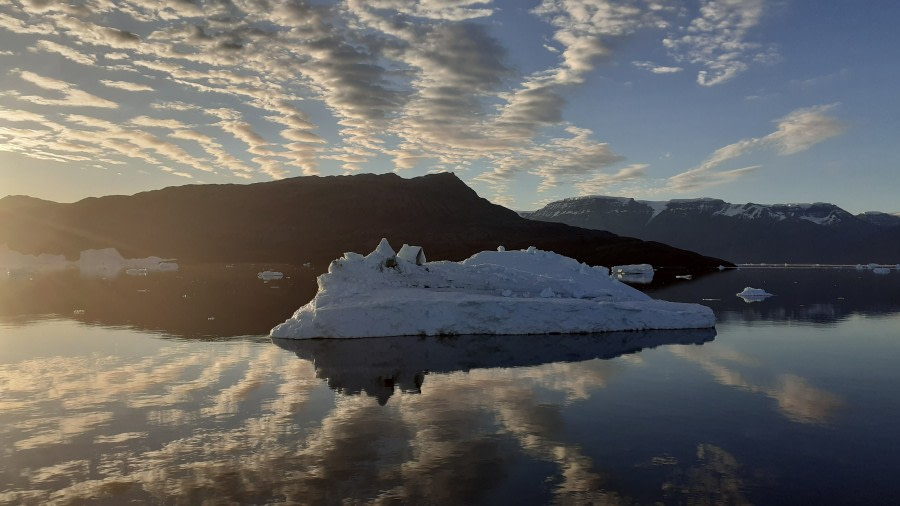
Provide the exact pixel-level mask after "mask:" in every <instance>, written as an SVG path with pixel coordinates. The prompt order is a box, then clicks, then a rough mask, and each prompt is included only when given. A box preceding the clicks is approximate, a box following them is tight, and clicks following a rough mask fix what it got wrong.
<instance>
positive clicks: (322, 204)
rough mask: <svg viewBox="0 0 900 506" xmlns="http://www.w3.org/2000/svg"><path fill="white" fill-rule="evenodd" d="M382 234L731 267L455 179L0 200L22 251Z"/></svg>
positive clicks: (347, 245) (267, 243) (170, 253)
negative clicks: (512, 204)
mask: <svg viewBox="0 0 900 506" xmlns="http://www.w3.org/2000/svg"><path fill="white" fill-rule="evenodd" d="M381 237H387V238H388V239H389V240H390V241H391V243H392V244H393V245H394V246H395V247H396V248H399V247H400V246H401V245H402V244H403V243H404V242H406V243H410V244H419V245H422V246H424V247H425V252H426V254H427V256H428V258H429V259H432V260H436V259H448V260H459V259H462V258H465V257H467V256H469V255H471V254H472V253H474V252H476V251H480V250H484V249H493V248H496V247H497V246H498V245H500V244H502V245H504V246H506V247H507V248H524V247H527V246H529V245H534V246H537V247H538V248H541V249H549V250H553V251H556V252H558V253H562V254H565V255H568V256H572V257H575V258H578V259H579V260H581V261H585V262H588V263H591V264H603V265H612V264H621V263H643V262H646V263H652V264H654V265H657V266H669V267H673V268H686V269H704V268H710V267H715V266H718V265H719V264H726V265H728V263H727V262H724V261H722V260H719V259H713V258H706V257H702V256H699V255H697V254H695V253H692V252H689V251H684V250H679V249H676V248H672V247H669V246H666V245H664V244H659V243H651V242H644V241H640V240H638V239H633V238H626V237H618V236H615V235H613V234H611V233H608V232H600V231H593V230H586V229H580V228H575V227H571V226H567V225H564V224H558V223H542V222H537V221H530V220H526V219H524V218H521V217H519V216H518V215H517V214H516V213H515V212H513V211H510V210H508V209H506V208H504V207H501V206H497V205H494V204H491V203H490V202H488V201H487V200H485V199H482V198H480V197H478V195H477V194H476V193H475V192H474V191H473V190H472V189H471V188H469V187H468V186H466V185H465V184H464V183H463V182H462V181H460V180H459V179H458V178H457V177H456V176H454V175H452V174H435V175H429V176H424V177H419V178H412V179H403V178H400V177H399V176H397V175H395V174H385V175H371V174H362V175H354V176H332V177H299V178H292V179H285V180H281V181H273V182H266V183H256V184H250V185H189V186H180V187H171V188H165V189H162V190H156V191H149V192H144V193H139V194H136V195H133V196H109V197H102V198H88V199H85V200H82V201H79V202H75V203H72V204H57V203H53V202H46V201H40V200H37V199H31V198H27V197H7V198H4V199H2V200H0V244H3V243H7V244H8V246H9V247H10V248H11V249H13V250H16V251H20V252H23V253H62V254H65V255H66V256H68V257H70V258H75V257H77V255H78V253H79V252H80V251H82V250H84V249H90V248H104V247H115V248H117V249H119V251H120V252H121V253H122V254H123V255H124V256H126V257H146V256H150V255H157V256H162V257H172V258H177V259H179V261H182V262H284V263H301V262H313V263H314V264H316V265H317V266H318V265H324V264H326V263H327V262H329V261H330V260H332V259H333V258H336V257H337V256H339V255H340V254H342V253H343V252H344V251H358V252H369V251H371V250H372V249H373V248H374V247H375V245H376V244H377V243H378V240H379V239H380V238H381Z"/></svg>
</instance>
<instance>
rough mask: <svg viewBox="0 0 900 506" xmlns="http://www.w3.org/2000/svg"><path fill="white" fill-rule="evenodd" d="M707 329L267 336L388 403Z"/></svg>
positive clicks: (693, 337)
mask: <svg viewBox="0 0 900 506" xmlns="http://www.w3.org/2000/svg"><path fill="white" fill-rule="evenodd" d="M715 336H716V331H715V329H714V328H712V329H684V330H645V331H631V332H606V333H601V334H574V335H572V334H561V335H528V336H490V335H487V336H485V335H479V336H454V337H415V336H397V337H377V338H361V339H278V338H273V339H272V341H273V342H274V343H275V344H277V345H278V346H280V347H282V348H284V349H286V350H290V351H292V352H294V353H296V354H297V356H298V357H299V358H301V359H304V360H308V361H310V362H312V363H313V364H314V366H315V369H316V376H318V377H319V378H321V379H325V380H326V381H327V382H328V386H329V387H331V388H332V389H334V390H337V391H340V392H342V393H345V394H358V393H362V392H364V393H366V394H367V395H369V396H371V397H376V398H377V399H378V401H379V403H380V404H385V403H386V402H387V401H388V399H389V398H390V397H391V395H393V393H394V391H395V389H398V388H399V389H400V390H401V391H403V392H413V393H419V392H421V389H422V385H423V383H424V381H425V376H426V375H427V374H429V373H438V372H439V373H447V372H455V371H469V370H472V369H489V368H500V367H525V366H534V365H542V364H548V363H553V362H579V361H584V360H591V359H595V358H599V359H611V358H615V357H619V356H621V355H625V354H628V353H636V352H639V351H641V350H642V349H644V348H655V347H657V346H662V345H667V344H703V343H706V342H709V341H712V340H713V339H715Z"/></svg>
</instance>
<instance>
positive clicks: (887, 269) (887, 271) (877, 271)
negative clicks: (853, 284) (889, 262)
mask: <svg viewBox="0 0 900 506" xmlns="http://www.w3.org/2000/svg"><path fill="white" fill-rule="evenodd" d="M872 272H873V273H874V274H890V273H891V269H890V267H874V268H872Z"/></svg>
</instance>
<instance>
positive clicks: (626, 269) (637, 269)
mask: <svg viewBox="0 0 900 506" xmlns="http://www.w3.org/2000/svg"><path fill="white" fill-rule="evenodd" d="M610 271H611V272H612V273H613V274H646V273H651V274H652V273H653V266H652V265H650V264H634V265H614V266H613V267H612V268H611V269H610Z"/></svg>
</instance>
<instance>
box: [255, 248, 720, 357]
mask: <svg viewBox="0 0 900 506" xmlns="http://www.w3.org/2000/svg"><path fill="white" fill-rule="evenodd" d="M404 256H405V255H404ZM407 258H408V257H407ZM318 284H319V291H318V293H317V294H316V296H315V298H314V299H313V300H312V301H311V302H309V303H308V304H306V305H305V306H303V307H301V308H300V309H298V310H297V312H296V313H294V316H293V317H292V318H291V319H289V320H287V321H285V322H284V323H282V324H280V325H278V326H276V327H275V328H274V329H272V332H271V335H272V336H273V337H281V338H296V339H304V338H318V337H381V336H401V335H457V334H495V335H497V334H548V333H589V332H604V331H615V330H643V329H687V328H710V327H713V326H714V325H715V316H714V315H713V312H712V310H711V309H710V308H708V307H706V306H701V305H698V304H684V303H675V302H666V301H659V300H653V299H651V298H650V297H649V296H648V295H646V294H644V293H643V292H640V291H638V290H636V289H634V288H631V287H630V286H627V285H625V284H624V283H621V282H619V281H617V280H615V279H611V278H610V277H609V274H608V270H607V269H606V268H605V267H590V266H588V265H586V264H582V263H579V262H578V261H577V260H574V259H571V258H568V257H564V256H562V255H557V254H556V253H553V252H549V251H541V250H537V249H535V248H533V247H532V248H529V249H527V250H520V251H483V252H481V253H477V254H475V255H474V256H472V257H470V258H468V259H466V260H464V261H462V262H446V261H444V262H427V263H423V264H421V265H417V264H416V262H414V261H409V260H406V259H405V258H404V257H400V256H398V255H396V254H395V253H394V250H393V249H392V248H391V247H390V245H389V244H388V242H387V241H386V240H384V239H382V241H381V243H380V244H379V245H378V247H377V248H376V249H375V251H373V252H372V253H370V254H368V255H366V256H363V255H360V254H358V253H345V254H344V256H343V257H342V258H339V259H337V260H335V261H333V262H331V265H330V266H329V267H328V272H327V273H326V274H322V275H320V276H319V277H318Z"/></svg>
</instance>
